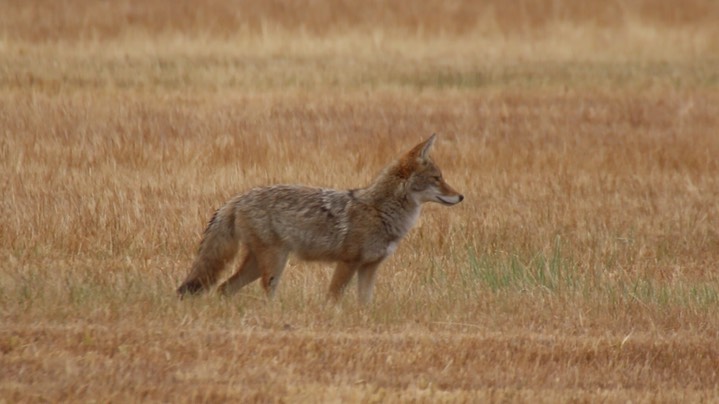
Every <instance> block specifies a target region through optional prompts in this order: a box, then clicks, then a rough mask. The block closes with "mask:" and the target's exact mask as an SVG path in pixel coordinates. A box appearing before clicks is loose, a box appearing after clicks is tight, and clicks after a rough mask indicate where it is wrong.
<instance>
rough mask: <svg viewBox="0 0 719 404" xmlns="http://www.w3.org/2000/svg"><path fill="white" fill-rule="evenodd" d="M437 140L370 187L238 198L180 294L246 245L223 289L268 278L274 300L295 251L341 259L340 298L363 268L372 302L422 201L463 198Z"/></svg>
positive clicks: (211, 229) (297, 189) (199, 286)
mask: <svg viewBox="0 0 719 404" xmlns="http://www.w3.org/2000/svg"><path fill="white" fill-rule="evenodd" d="M435 138H436V135H434V134H433V135H432V136H430V137H429V139H427V140H426V141H424V142H422V143H420V144H418V145H417V146H415V147H414V148H413V149H412V150H410V151H409V152H407V153H406V154H404V155H403V156H402V157H400V158H399V159H398V160H396V161H395V162H393V163H392V164H390V165H389V166H387V167H386V168H385V169H384V170H383V171H382V172H381V173H380V174H379V175H378V176H377V177H376V178H375V179H374V181H372V183H371V184H369V186H367V187H366V188H360V189H351V190H335V189H323V188H310V187H305V186H301V185H276V186H270V187H262V188H254V189H251V190H250V191H248V192H246V193H244V194H239V195H236V196H235V197H233V198H231V199H230V200H229V201H228V202H227V203H226V204H225V205H224V206H222V207H220V208H219V209H218V210H217V211H216V212H215V214H214V215H213V216H212V219H211V220H210V222H209V224H208V226H207V229H206V230H205V233H204V236H203V238H202V241H201V243H200V247H199V251H198V253H197V257H196V258H195V261H194V263H193V264H192V268H191V270H190V273H189V275H188V276H187V279H185V281H184V282H183V283H182V285H181V286H180V287H179V288H178V289H177V293H178V294H179V295H180V297H182V296H184V295H185V294H187V293H190V294H196V293H199V292H202V291H204V290H206V289H208V288H210V287H211V286H212V285H214V284H215V282H217V278H218V276H219V275H220V272H221V271H222V270H223V269H224V267H225V266H226V264H227V263H228V262H229V261H230V260H232V259H233V258H234V256H235V255H236V254H237V251H238V250H239V249H240V246H241V245H244V247H245V248H244V251H245V252H244V258H243V259H242V263H241V264H240V266H239V268H238V270H237V272H236V273H235V274H234V275H232V276H231V277H230V278H229V279H228V280H226V281H225V282H224V283H223V284H222V285H220V287H219V292H220V293H221V294H223V295H231V294H233V293H235V292H237V291H238V290H239V289H240V288H242V287H243V286H245V285H247V284H249V283H250V282H253V281H254V280H256V279H258V278H261V279H262V280H261V282H262V287H263V288H264V289H265V292H266V293H267V295H268V297H270V298H271V297H272V296H273V295H274V293H275V289H276V288H277V284H278V283H279V280H280V276H281V275H282V271H283V270H284V267H285V264H286V263H287V257H288V255H289V253H290V252H292V253H295V254H296V255H298V256H299V257H300V258H302V259H304V260H310V261H336V262H337V263H338V264H337V268H336V269H335V272H334V275H333V276H332V281H331V283H330V289H329V297H330V298H331V299H333V300H335V301H336V300H338V299H339V298H340V296H341V295H342V293H343V291H344V289H345V287H346V286H347V284H348V283H349V281H350V280H351V279H352V277H353V276H354V274H355V273H357V278H358V289H357V291H358V297H359V302H360V303H361V304H367V303H369V302H370V300H371V299H372V288H373V286H374V282H375V275H376V272H377V268H378V267H379V265H380V263H381V262H382V261H384V259H385V258H387V257H388V256H389V255H391V254H392V253H393V252H394V251H395V249H396V248H397V244H398V243H399V241H400V240H401V239H402V237H403V236H404V235H405V234H406V233H407V232H408V231H409V229H410V228H411V227H412V226H413V225H414V223H415V222H416V221H417V218H418V217H419V211H420V208H421V205H422V204H423V203H424V202H437V203H440V204H442V205H447V206H450V205H455V204H457V203H459V202H461V201H462V199H464V196H463V195H461V194H460V193H458V192H457V191H455V190H454V189H452V187H450V186H449V185H448V184H447V183H446V182H445V181H444V179H443V178H442V173H441V172H440V170H439V168H438V167H437V166H436V165H435V164H434V162H433V161H432V160H431V159H430V158H429V156H428V152H429V149H430V148H431V147H432V144H433V143H434V140H435Z"/></svg>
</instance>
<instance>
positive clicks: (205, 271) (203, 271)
mask: <svg viewBox="0 0 719 404" xmlns="http://www.w3.org/2000/svg"><path fill="white" fill-rule="evenodd" d="M239 247H240V242H239V237H238V235H237V234H236V231H235V214H234V211H233V209H232V207H231V205H225V206H223V207H222V208H220V209H218V210H217V211H216V212H215V214H214V215H213V216H212V219H210V223H209V224H208V225H207V229H205V234H204V235H203V237H202V242H201V243H200V248H199V249H198V251H197V257H196V258H195V261H194V262H193V263H192V269H191V270H190V274H189V275H188V276H187V279H185V281H184V282H183V283H182V285H180V287H179V288H178V289H177V293H178V294H179V295H180V297H182V296H184V295H185V294H187V293H189V294H197V293H200V292H203V291H205V290H207V289H208V288H210V287H212V286H213V285H214V284H215V283H216V282H217V278H218V277H219V275H220V273H221V272H222V270H223V269H225V266H226V264H227V262H228V261H230V260H232V258H234V256H235V254H237V250H238V249H239Z"/></svg>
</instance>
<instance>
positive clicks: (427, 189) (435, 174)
mask: <svg viewBox="0 0 719 404" xmlns="http://www.w3.org/2000/svg"><path fill="white" fill-rule="evenodd" d="M436 137H437V135H436V134H433V135H432V136H430V137H429V139H427V140H426V141H424V142H422V143H420V144H418V145H417V146H415V147H414V148H412V150H410V151H409V152H408V153H407V154H405V155H404V156H403V157H402V158H401V159H400V161H399V166H398V169H399V171H398V173H399V175H400V176H401V177H402V178H404V179H405V180H406V184H407V191H408V193H409V195H410V197H411V198H414V200H415V201H416V202H417V203H420V204H421V203H424V202H437V203H441V204H442V205H448V206H450V205H455V204H457V203H460V202H462V200H463V199H464V196H463V195H462V194H460V193H459V192H457V191H455V190H454V189H453V188H452V187H451V186H449V184H447V183H446V182H445V181H444V178H443V177H442V172H441V171H440V169H439V167H437V165H435V164H434V162H433V161H432V159H431V158H429V149H430V148H431V147H432V144H433V143H434V140H435V139H436Z"/></svg>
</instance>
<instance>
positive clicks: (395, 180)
mask: <svg viewBox="0 0 719 404" xmlns="http://www.w3.org/2000/svg"><path fill="white" fill-rule="evenodd" d="M402 171H403V168H402V161H398V162H395V163H394V164H392V165H390V166H388V167H387V168H385V169H384V170H383V171H382V172H381V173H380V174H379V175H378V176H377V177H376V178H375V179H374V181H372V183H371V184H370V185H369V186H367V187H366V188H362V189H359V190H357V191H356V193H355V194H356V197H357V199H358V200H359V201H360V202H362V203H364V204H366V205H368V206H371V207H373V208H374V209H376V210H377V212H378V213H379V214H380V217H381V218H382V222H383V224H384V225H385V230H386V231H387V232H388V233H389V234H388V235H390V236H394V237H396V239H397V240H399V239H401V238H402V237H403V236H404V235H405V234H407V232H408V231H409V230H410V229H411V228H412V227H413V226H414V225H415V223H416V222H417V219H418V218H419V214H420V211H421V208H422V203H421V201H419V200H418V198H416V197H415V196H414V195H413V194H412V193H411V192H410V190H409V189H408V188H409V187H408V185H409V184H408V182H409V181H408V180H409V179H408V178H403V176H402V175H401V174H402Z"/></svg>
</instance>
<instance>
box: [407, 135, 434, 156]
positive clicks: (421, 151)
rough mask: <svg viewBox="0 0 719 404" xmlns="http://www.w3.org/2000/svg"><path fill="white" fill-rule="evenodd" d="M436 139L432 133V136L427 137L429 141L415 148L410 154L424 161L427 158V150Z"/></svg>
mask: <svg viewBox="0 0 719 404" xmlns="http://www.w3.org/2000/svg"><path fill="white" fill-rule="evenodd" d="M436 138H437V134H436V133H433V134H432V136H430V137H429V139H427V140H425V141H424V142H422V143H420V144H418V145H417V146H415V147H414V149H412V151H411V152H410V153H412V154H414V155H415V156H417V157H418V158H420V159H422V160H426V159H427V157H428V156H429V149H431V148H432V145H433V144H434V139H436Z"/></svg>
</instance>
